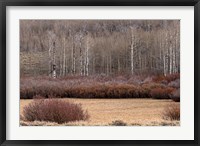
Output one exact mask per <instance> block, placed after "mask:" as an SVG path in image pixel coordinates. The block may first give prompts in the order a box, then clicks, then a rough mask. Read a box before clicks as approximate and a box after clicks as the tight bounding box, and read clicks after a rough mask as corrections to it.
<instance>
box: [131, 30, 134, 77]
mask: <svg viewBox="0 0 200 146" xmlns="http://www.w3.org/2000/svg"><path fill="white" fill-rule="evenodd" d="M133 47H134V36H133V28H132V27H131V73H132V74H133V72H134V70H133Z"/></svg>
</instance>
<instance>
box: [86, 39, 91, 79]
mask: <svg viewBox="0 0 200 146" xmlns="http://www.w3.org/2000/svg"><path fill="white" fill-rule="evenodd" d="M86 39H87V40H86V63H85V64H86V76H88V75H89V47H90V46H89V36H87V38H86Z"/></svg>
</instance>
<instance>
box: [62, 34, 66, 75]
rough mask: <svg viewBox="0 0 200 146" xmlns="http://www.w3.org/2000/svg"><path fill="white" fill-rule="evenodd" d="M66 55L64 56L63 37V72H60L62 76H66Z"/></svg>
mask: <svg viewBox="0 0 200 146" xmlns="http://www.w3.org/2000/svg"><path fill="white" fill-rule="evenodd" d="M65 61H66V55H65V37H64V38H63V66H62V67H63V68H62V69H63V70H62V74H63V76H65V75H66V73H65V70H66V62H65Z"/></svg>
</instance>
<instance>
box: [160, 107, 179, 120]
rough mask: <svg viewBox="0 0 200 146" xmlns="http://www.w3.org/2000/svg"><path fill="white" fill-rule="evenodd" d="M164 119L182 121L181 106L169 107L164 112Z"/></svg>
mask: <svg viewBox="0 0 200 146" xmlns="http://www.w3.org/2000/svg"><path fill="white" fill-rule="evenodd" d="M162 116H163V119H167V120H180V105H177V104H172V105H168V106H167V107H166V108H165V109H164V111H163V115H162Z"/></svg>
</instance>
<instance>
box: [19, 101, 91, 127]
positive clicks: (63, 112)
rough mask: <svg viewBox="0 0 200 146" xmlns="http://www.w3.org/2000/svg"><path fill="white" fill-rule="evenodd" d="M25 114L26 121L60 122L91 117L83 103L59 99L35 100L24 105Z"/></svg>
mask: <svg viewBox="0 0 200 146" xmlns="http://www.w3.org/2000/svg"><path fill="white" fill-rule="evenodd" d="M23 116H24V119H25V121H48V122H57V123H58V124H62V123H67V122H71V121H80V120H87V119H88V118H89V115H88V113H87V111H84V110H83V109H82V106H81V104H75V103H70V102H66V101H62V100H59V99H49V100H41V99H40V100H34V101H33V102H31V103H30V104H29V105H27V106H25V107H24V110H23Z"/></svg>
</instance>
